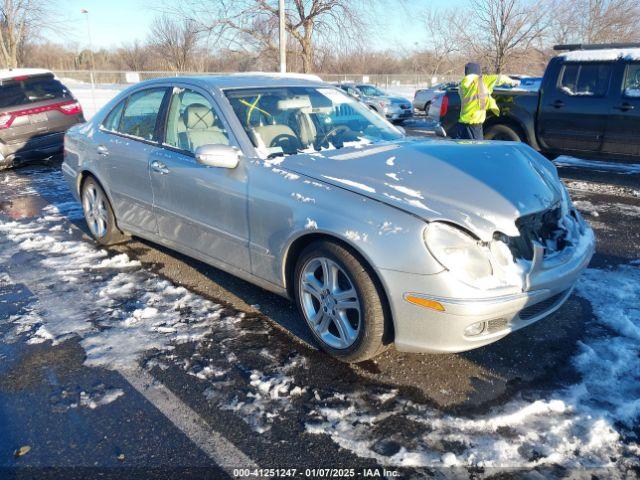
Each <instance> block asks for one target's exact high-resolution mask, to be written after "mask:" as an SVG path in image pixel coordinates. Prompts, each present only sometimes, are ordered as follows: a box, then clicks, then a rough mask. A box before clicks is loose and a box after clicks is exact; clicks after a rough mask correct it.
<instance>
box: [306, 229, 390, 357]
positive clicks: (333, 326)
mask: <svg viewBox="0 0 640 480" xmlns="http://www.w3.org/2000/svg"><path fill="white" fill-rule="evenodd" d="M294 289H295V297H296V303H297V305H298V309H299V310H300V313H301V314H302V316H303V317H304V319H305V321H306V323H307V326H308V327H309V329H310V330H311V333H312V334H313V336H314V338H315V339H316V341H317V342H318V344H319V346H320V348H322V349H323V350H324V351H326V352H327V353H329V354H330V355H332V356H333V357H335V358H337V359H339V360H342V361H344V362H350V363H352V362H361V361H364V360H368V359H370V358H372V357H374V356H376V355H378V354H380V353H382V352H383V351H384V350H386V347H387V345H385V333H386V330H387V328H388V325H389V323H388V322H389V319H388V318H387V317H388V315H387V313H386V311H387V309H386V308H385V304H384V299H383V297H382V295H381V292H380V291H379V289H378V287H377V286H376V283H375V281H374V279H373V277H372V276H371V274H370V273H369V271H368V270H367V268H366V267H365V266H364V265H363V264H362V263H361V261H360V260H359V259H358V258H357V257H355V256H354V255H353V254H352V253H351V252H350V251H349V250H347V249H346V248H344V247H343V246H341V245H339V244H337V243H334V242H330V241H319V242H315V243H313V244H311V245H309V246H308V247H307V248H305V250H304V251H303V252H302V254H301V255H300V258H299V259H298V262H297V264H296V270H295V285H294ZM386 343H388V342H386Z"/></svg>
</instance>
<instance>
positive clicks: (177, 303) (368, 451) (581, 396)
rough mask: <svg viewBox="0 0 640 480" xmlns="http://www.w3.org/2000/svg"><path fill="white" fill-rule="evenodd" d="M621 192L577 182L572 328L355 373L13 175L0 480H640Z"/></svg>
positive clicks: (2, 240) (252, 306) (257, 306)
mask: <svg viewBox="0 0 640 480" xmlns="http://www.w3.org/2000/svg"><path fill="white" fill-rule="evenodd" d="M618 177H620V176H619V175H613V174H612V175H609V177H607V178H608V183H607V182H603V181H602V180H603V178H601V177H600V176H596V177H595V178H594V179H595V181H591V180H593V179H591V178H589V175H588V174H584V178H582V177H581V178H580V179H575V178H568V179H567V180H566V181H567V184H568V186H569V188H570V190H571V193H572V196H573V197H574V199H575V200H576V205H577V207H578V208H579V209H580V210H581V211H582V212H583V214H584V215H585V217H586V218H587V219H588V220H589V222H590V223H591V224H592V226H593V227H594V229H595V231H596V235H597V237H598V252H597V254H596V256H595V257H594V260H593V262H592V265H591V269H590V270H588V271H587V272H586V273H585V275H584V276H583V278H582V280H581V281H580V283H579V284H578V287H577V290H576V292H575V293H574V294H573V295H572V297H571V298H570V300H569V301H568V302H567V303H566V305H565V306H563V307H562V308H561V309H560V310H558V312H556V313H555V314H553V315H552V316H550V317H549V318H547V319H545V320H543V321H540V322H538V323H537V324H535V325H534V326H532V327H529V328H527V329H524V330H521V331H519V332H516V333H514V334H512V335H510V336H509V337H507V338H505V339H503V340H501V341H500V342H497V343H495V344H493V345H490V346H488V347H484V348H481V349H478V350H474V351H471V352H466V353H463V354H456V355H410V354H402V353H398V352H395V351H393V350H391V351H389V352H387V353H385V354H384V355H382V356H381V357H379V358H377V359H375V360H374V361H370V362H365V363H363V364H358V365H353V366H348V365H344V364H340V363H338V362H335V361H333V360H331V359H329V358H328V357H326V356H325V355H324V354H322V353H320V352H318V351H317V350H316V349H315V348H314V346H313V344H312V342H311V340H310V338H309V335H308V334H307V332H306V330H305V327H304V326H303V325H302V322H301V321H300V318H299V317H298V315H297V313H296V311H295V310H294V309H293V307H292V306H291V304H290V303H289V302H288V301H286V300H284V299H282V298H280V297H277V296H274V295H272V294H269V293H267V292H265V291H263V290H261V289H259V288H257V287H254V286H252V285H249V284H247V283H246V282H243V281H241V280H238V279H236V278H234V277H231V276H230V275H228V274H227V273H225V272H221V271H219V270H216V269H214V268H211V267H209V266H207V265H204V264H202V263H200V262H198V261H195V260H191V259H188V258H185V257H183V256H182V255H179V254H177V253H175V252H172V251H169V250H166V249H163V248H160V247H158V246H155V245H152V244H150V243H147V242H142V241H140V240H137V239H132V240H130V241H129V242H127V243H125V244H122V245H119V246H117V247H115V248H112V249H109V250H102V249H98V248H96V247H95V246H94V244H93V243H92V242H91V241H90V239H89V238H88V236H87V234H86V229H85V226H84V224H83V221H82V212H81V209H80V207H79V206H78V205H77V204H76V203H75V202H74V201H73V199H72V198H71V196H70V193H69V192H68V191H67V189H66V186H65V184H64V183H63V181H62V178H61V175H60V172H59V171H58V170H57V169H55V168H48V167H28V168H24V169H21V170H16V171H11V172H3V174H2V178H0V192H2V193H1V196H0V360H1V362H0V468H2V467H21V468H23V469H24V468H26V467H34V468H40V467H50V466H55V467H71V466H73V467H78V466H80V467H85V468H102V469H105V471H107V472H109V473H114V472H116V473H118V474H122V475H124V477H123V478H135V475H142V477H140V478H151V477H150V476H149V473H148V471H147V470H145V469H156V470H154V471H153V472H154V475H157V477H158V478H174V477H175V474H176V470H175V469H179V474H180V475H181V478H201V477H202V476H207V475H208V477H207V478H224V476H225V475H233V474H234V467H249V466H259V467H262V468H279V467H297V468H302V469H304V468H313V467H315V468H319V467H325V468H332V467H342V468H344V467H357V468H364V467H382V466H384V467H387V468H392V469H398V471H399V472H400V473H401V474H403V475H405V476H414V475H415V476H421V475H424V474H425V473H437V474H442V475H445V476H447V475H448V474H451V475H453V474H456V475H458V474H464V475H468V472H473V473H474V474H477V475H483V474H484V475H490V474H493V473H496V472H497V471H498V470H500V471H503V470H504V471H506V472H511V473H513V472H514V469H519V468H536V469H538V470H539V472H540V473H541V474H543V475H546V474H556V473H558V472H564V471H565V470H564V469H566V468H569V469H571V468H589V469H604V470H601V471H602V472H604V473H605V474H611V473H613V472H614V471H615V472H616V474H621V475H625V474H626V475H633V474H634V473H633V472H634V471H635V472H637V469H638V468H639V467H638V454H639V453H640V450H639V447H638V444H637V434H638V433H639V430H638V428H639V426H638V417H637V415H638V411H637V406H636V407H634V404H633V403H632V401H631V399H634V398H637V380H638V379H637V372H638V371H640V356H639V355H638V353H639V352H638V341H637V340H638V338H640V337H638V331H639V329H640V319H639V315H638V303H637V298H638V297H639V296H640V273H639V270H640V268H639V267H638V265H639V262H638V259H639V258H640V225H639V223H640V221H639V220H638V219H639V218H640V216H639V213H640V198H639V197H638V195H637V192H636V189H635V188H633V185H634V184H633V183H632V184H631V186H630V185H629V180H630V179H631V180H633V181H635V182H637V185H640V178H637V176H636V177H634V176H633V175H630V176H629V175H627V176H625V177H624V180H623V181H618ZM638 188H640V187H638ZM21 447H24V448H23V449H22V450H21ZM469 465H475V466H474V467H469ZM478 465H479V466H480V467H478ZM443 468H444V469H446V470H441V469H443ZM169 469H174V470H169ZM450 469H454V470H450ZM455 469H461V470H455ZM24 471H25V470H23V472H24ZM598 471H600V470H598ZM1 472H2V470H0V474H1ZM35 472H36V474H41V473H42V471H41V470H35ZM67 473H70V472H69V471H65V474H67ZM236 473H237V472H236ZM309 473H313V472H309ZM80 474H82V471H81V472H80ZM163 475H164V477H163ZM0 476H1V475H0ZM321 476H323V475H318V477H321ZM66 478H71V477H68V476H67V477H66ZM154 478H155V477H154Z"/></svg>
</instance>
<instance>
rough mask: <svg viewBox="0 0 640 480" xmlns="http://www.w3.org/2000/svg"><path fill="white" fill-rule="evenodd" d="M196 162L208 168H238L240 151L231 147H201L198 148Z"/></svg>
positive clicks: (217, 145) (219, 145)
mask: <svg viewBox="0 0 640 480" xmlns="http://www.w3.org/2000/svg"><path fill="white" fill-rule="evenodd" d="M196 161H197V162H198V163H199V164H200V165H205V166H207V167H218V168H236V167H237V166H238V162H239V161H240V151H239V150H238V148H237V147H233V146H231V145H221V144H216V145H201V146H199V147H198V148H196Z"/></svg>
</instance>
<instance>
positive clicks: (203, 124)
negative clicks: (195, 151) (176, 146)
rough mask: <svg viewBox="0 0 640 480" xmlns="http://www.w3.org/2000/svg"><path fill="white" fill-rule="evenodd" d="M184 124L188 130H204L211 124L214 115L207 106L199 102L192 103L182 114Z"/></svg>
mask: <svg viewBox="0 0 640 480" xmlns="http://www.w3.org/2000/svg"><path fill="white" fill-rule="evenodd" d="M183 120H184V124H185V126H186V127H187V128H188V129H190V130H206V129H207V128H210V127H212V126H213V123H214V116H213V112H212V111H211V109H210V108H209V107H207V106H206V105H203V104H201V103H192V104H191V105H189V106H188V107H187V108H186V109H185V110H184V114H183Z"/></svg>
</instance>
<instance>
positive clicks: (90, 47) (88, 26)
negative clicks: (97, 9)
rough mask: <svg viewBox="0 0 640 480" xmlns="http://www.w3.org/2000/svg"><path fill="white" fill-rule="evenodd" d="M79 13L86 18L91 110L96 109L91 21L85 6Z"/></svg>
mask: <svg viewBox="0 0 640 480" xmlns="http://www.w3.org/2000/svg"><path fill="white" fill-rule="evenodd" d="M80 13H82V14H83V15H85V18H86V19H87V37H88V38H89V79H90V80H91V100H92V102H93V111H94V113H95V111H96V110H97V108H96V86H95V80H94V78H93V70H94V69H95V66H96V65H95V63H96V62H95V59H94V58H93V44H92V42H91V22H89V10H87V9H86V8H82V9H81V10H80Z"/></svg>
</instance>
